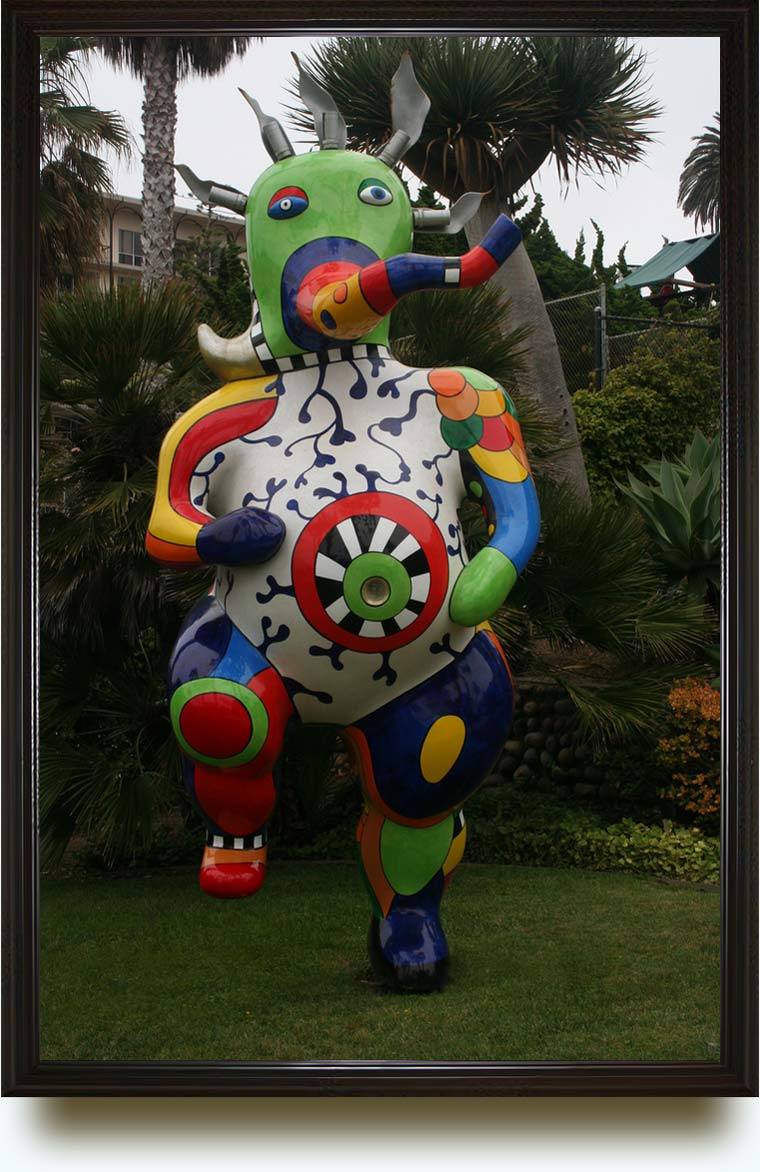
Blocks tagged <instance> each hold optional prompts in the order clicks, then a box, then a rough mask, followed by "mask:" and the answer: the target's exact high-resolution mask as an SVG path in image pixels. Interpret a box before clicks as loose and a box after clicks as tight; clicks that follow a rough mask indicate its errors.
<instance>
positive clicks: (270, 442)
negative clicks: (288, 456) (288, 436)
mask: <svg viewBox="0 0 760 1172" xmlns="http://www.w3.org/2000/svg"><path fill="white" fill-rule="evenodd" d="M239 439H240V442H241V443H243V444H266V445H267V447H270V448H279V446H280V444H281V443H282V436H281V435H263V436H261V437H260V438H259V439H254V438H253V436H248V435H241V436H240V437H239Z"/></svg>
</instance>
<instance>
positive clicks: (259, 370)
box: [198, 322, 264, 382]
mask: <svg viewBox="0 0 760 1172" xmlns="http://www.w3.org/2000/svg"><path fill="white" fill-rule="evenodd" d="M252 329H253V322H251V325H250V326H249V327H248V329H247V330H245V331H244V332H243V333H242V334H239V335H238V337H237V338H220V337H219V335H218V334H215V333H214V331H213V330H212V329H211V326H207V325H200V326H198V347H199V349H200V352H201V354H202V355H203V358H204V360H205V362H206V364H207V365H208V366H210V367H211V369H212V370H213V372H214V374H217V375H218V376H219V378H223V379H224V380H225V382H234V381H235V380H236V379H239V378H254V377H255V376H256V375H259V374H263V373H264V368H263V367H262V365H261V360H260V359H259V357H258V355H257V354H256V351H255V350H254V348H253V342H252V341H251V332H252Z"/></svg>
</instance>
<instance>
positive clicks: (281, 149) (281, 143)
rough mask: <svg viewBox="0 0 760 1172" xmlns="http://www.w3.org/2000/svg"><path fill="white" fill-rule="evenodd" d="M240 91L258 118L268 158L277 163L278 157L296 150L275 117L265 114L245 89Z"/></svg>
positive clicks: (286, 157)
mask: <svg viewBox="0 0 760 1172" xmlns="http://www.w3.org/2000/svg"><path fill="white" fill-rule="evenodd" d="M238 88H240V87H238ZM240 92H241V94H242V95H243V97H244V98H245V100H246V102H247V103H248V105H249V106H250V107H251V109H252V110H253V112H254V114H255V115H256V117H257V118H258V120H259V129H260V130H261V141H262V142H263V144H264V146H265V148H266V151H267V154H268V155H269V157H270V159H272V160H273V162H275V163H279V161H280V159H289V158H290V156H291V155H294V154H295V153H296V152H295V151H294V150H293V147H292V145H291V142H290V139H289V138H288V136H287V134H286V133H285V131H284V130H283V129H282V127H281V126H280V124H279V122H278V121H277V119H276V118H273V117H272V116H271V114H265V113H264V111H263V110H262V108H261V106H260V105H259V103H258V102H257V101H256V99H255V98H252V97H251V95H250V94H247V93H246V92H245V90H243V89H241V90H240Z"/></svg>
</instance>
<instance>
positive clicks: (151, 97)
mask: <svg viewBox="0 0 760 1172" xmlns="http://www.w3.org/2000/svg"><path fill="white" fill-rule="evenodd" d="M143 81H144V97H143V135H144V138H145V156H144V161H143V226H142V235H143V253H144V256H145V267H144V268H143V278H142V279H143V285H145V286H148V285H152V284H153V283H161V284H163V283H164V282H166V281H168V280H170V279H171V278H172V276H173V275H174V257H173V244H174V231H173V215H174V135H175V131H176V129H177V54H176V50H175V49H174V48H173V46H172V42H171V41H170V40H169V39H168V38H167V37H148V38H147V40H146V43H145V49H144V55H143Z"/></svg>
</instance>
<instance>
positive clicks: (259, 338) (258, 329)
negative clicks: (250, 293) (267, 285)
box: [251, 301, 391, 374]
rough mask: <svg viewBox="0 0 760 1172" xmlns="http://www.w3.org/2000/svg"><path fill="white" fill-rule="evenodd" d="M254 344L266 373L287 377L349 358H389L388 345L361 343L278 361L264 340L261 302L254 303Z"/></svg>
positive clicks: (292, 355) (333, 347)
mask: <svg viewBox="0 0 760 1172" xmlns="http://www.w3.org/2000/svg"><path fill="white" fill-rule="evenodd" d="M251 345H252V346H253V348H254V350H255V351H256V356H257V357H258V359H259V362H260V363H261V365H262V367H263V369H264V373H265V374H285V373H286V372H287V371H289V370H306V369H307V367H310V366H326V365H327V364H328V363H330V362H343V361H345V360H346V359H349V358H383V359H385V358H390V357H391V352H390V350H389V349H388V347H387V346H377V345H376V344H375V343H374V342H362V343H360V344H357V345H354V346H331V347H330V348H329V349H328V350H321V351H319V352H314V353H309V354H288V355H284V356H283V357H282V358H275V357H274V356H273V354H272V351H271V350H270V349H269V346H268V345H267V343H266V340H265V338H264V331H263V329H262V326H261V316H260V313H259V306H258V302H256V301H254V303H253V322H252V324H251Z"/></svg>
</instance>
